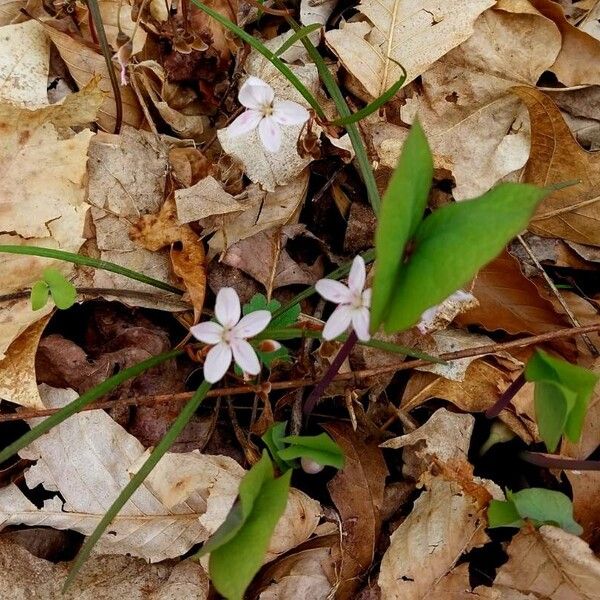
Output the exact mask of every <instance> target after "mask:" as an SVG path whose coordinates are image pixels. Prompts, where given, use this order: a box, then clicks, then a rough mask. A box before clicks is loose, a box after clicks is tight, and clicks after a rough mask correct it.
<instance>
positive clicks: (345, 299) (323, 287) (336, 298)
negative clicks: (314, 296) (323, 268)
mask: <svg viewBox="0 0 600 600" xmlns="http://www.w3.org/2000/svg"><path fill="white" fill-rule="evenodd" d="M315 289H316V290H317V292H319V294H321V296H323V298H325V300H329V302H335V303H336V304H344V303H347V304H348V303H350V302H352V294H351V293H350V290H349V289H348V288H347V287H346V286H345V285H344V284H343V283H340V282H339V281H335V280H334V279H319V281H317V283H316V284H315Z"/></svg>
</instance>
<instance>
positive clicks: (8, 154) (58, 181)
mask: <svg viewBox="0 0 600 600" xmlns="http://www.w3.org/2000/svg"><path fill="white" fill-rule="evenodd" d="M101 102H102V94H101V92H100V91H99V90H98V88H97V86H95V85H94V84H93V83H92V84H91V85H90V86H89V87H88V88H86V89H84V90H83V91H81V92H79V93H78V94H73V95H71V96H68V97H67V98H66V100H65V102H64V103H63V104H58V105H52V106H48V107H45V108H40V109H37V110H27V109H24V108H18V107H16V106H10V105H8V104H0V131H1V132H2V133H1V134H0V138H1V143H0V240H1V242H2V243H3V244H31V245H37V246H47V247H50V248H59V249H61V250H66V251H70V252H77V251H78V250H79V248H80V247H81V245H82V244H83V242H84V223H85V218H86V213H87V210H88V208H89V205H88V204H87V203H86V201H85V193H86V189H85V182H86V163H87V151H88V146H89V144H90V140H91V138H92V135H93V134H92V132H91V131H90V130H89V129H82V130H81V131H80V132H79V133H77V134H75V135H72V136H71V137H69V136H67V137H63V136H62V135H61V134H60V133H59V129H61V128H65V127H70V126H75V125H84V124H87V123H89V122H90V121H93V120H94V118H95V115H96V112H97V110H98V107H99V106H100V103H101ZM0 265H1V266H0V268H1V270H2V283H1V287H0V289H1V291H2V293H11V292H16V291H20V290H23V289H27V288H29V287H31V285H32V284H33V283H34V282H35V281H37V280H38V279H40V278H41V275H42V272H43V270H44V269H46V268H48V267H49V266H53V267H56V268H58V269H60V270H61V271H62V272H63V273H64V274H65V275H68V274H69V273H70V272H71V271H72V266H71V265H69V264H67V263H63V262H59V261H49V260H48V259H42V258H36V257H26V256H17V255H8V254H4V255H1V256H0ZM50 310H52V309H51V305H46V307H45V308H44V309H42V310H39V311H36V312H34V311H32V310H31V306H30V301H29V298H24V299H21V300H14V301H11V302H9V303H6V304H4V305H3V310H2V311H1V312H0V358H1V357H2V356H3V355H4V351H5V350H6V348H7V347H8V345H9V344H10V343H11V342H12V340H13V339H14V338H16V337H17V336H18V335H19V334H20V333H22V332H23V331H24V330H25V329H26V328H27V327H28V326H29V325H30V324H31V323H34V322H35V321H37V320H38V319H40V318H42V317H43V316H44V315H46V314H48V313H49V312H50Z"/></svg>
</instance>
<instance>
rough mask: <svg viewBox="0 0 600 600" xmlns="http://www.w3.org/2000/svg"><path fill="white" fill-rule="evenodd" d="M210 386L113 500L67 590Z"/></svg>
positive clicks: (83, 551)
mask: <svg viewBox="0 0 600 600" xmlns="http://www.w3.org/2000/svg"><path fill="white" fill-rule="evenodd" d="M209 389H210V383H208V382H206V381H204V382H202V384H201V385H200V387H199V388H198V389H197V390H196V393H195V394H194V395H193V396H192V398H191V399H190V400H189V401H188V403H187V404H186V405H185V406H184V407H183V410H182V411H181V412H180V413H179V416H178V417H177V419H175V422H174V423H173V425H171V427H170V428H169V430H168V431H167V433H166V434H165V436H164V437H163V438H162V440H160V442H159V443H158V445H157V446H156V448H154V450H153V451H152V453H151V454H150V456H149V457H148V460H146V462H145V463H144V464H143V465H142V466H141V467H140V469H139V470H138V472H137V473H136V474H135V475H134V476H133V477H132V478H131V481H130V482H129V483H128V484H127V485H126V486H125V487H124V488H123V491H122V492H121V493H120V494H119V496H118V498H117V499H116V500H115V501H114V502H113V504H112V506H111V507H110V508H109V509H108V510H107V511H106V514H105V515H104V516H103V517H102V519H101V520H100V523H98V525H97V526H96V529H94V531H93V532H92V535H90V536H89V537H88V538H87V540H86V541H85V544H84V545H83V547H82V548H81V550H80V551H79V554H78V555H77V557H76V558H75V562H74V563H73V566H72V567H71V570H70V572H69V575H68V577H67V579H66V581H65V584H64V586H63V591H66V590H67V589H68V588H69V586H70V585H71V584H72V583H73V581H74V580H75V577H77V573H79V571H80V569H81V567H83V565H84V563H85V562H86V560H87V559H88V558H89V556H90V553H91V551H92V549H93V548H94V546H95V545H96V543H97V542H98V540H99V539H100V537H101V536H102V534H103V533H104V532H105V530H106V528H107V527H108V526H109V525H110V524H111V523H112V521H113V519H114V518H115V517H116V516H117V515H118V514H119V512H120V511H121V509H122V508H123V506H125V504H126V503H127V501H128V500H129V499H130V498H131V496H133V494H134V493H135V491H136V490H137V489H138V488H139V487H140V485H142V483H144V480H145V479H146V477H148V475H149V474H150V473H151V472H152V470H153V469H154V467H155V466H156V465H157V464H158V461H159V460H160V459H161V458H162V457H163V455H164V454H165V453H166V452H167V451H168V450H169V448H170V447H171V446H172V445H173V443H174V442H175V440H176V439H177V438H178V437H179V434H180V433H181V432H182V431H183V429H184V427H185V426H186V425H187V424H188V422H189V420H190V419H191V418H192V417H193V415H194V413H195V412H196V409H197V408H198V407H199V406H200V404H201V402H202V400H204V397H205V396H206V393H207V392H208V390H209Z"/></svg>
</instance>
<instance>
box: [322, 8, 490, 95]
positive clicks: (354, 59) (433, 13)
mask: <svg viewBox="0 0 600 600" xmlns="http://www.w3.org/2000/svg"><path fill="white" fill-rule="evenodd" d="M493 5H494V0H471V1H469V0H451V1H448V2H443V3H440V2H431V1H430V0H419V1H417V2H415V1H414V0H413V1H411V0H382V1H379V0H361V3H360V4H359V5H358V9H359V10H360V12H361V13H362V14H363V15H364V16H365V17H366V19H368V21H367V20H362V21H357V22H350V23H346V24H345V25H344V26H343V27H342V28H340V29H333V30H331V31H328V32H327V34H326V35H325V39H326V40H327V43H328V44H329V46H330V47H331V49H332V50H333V51H334V52H335V53H336V54H337V55H338V56H339V58H340V60H341V61H342V64H343V65H344V66H345V67H346V69H348V71H349V72H350V73H351V74H352V75H353V76H354V77H355V78H356V79H357V80H358V81H359V82H360V84H361V86H362V87H363V89H364V90H365V93H363V94H362V96H363V98H364V99H365V100H373V99H375V98H377V97H379V96H381V94H383V93H384V92H385V91H386V90H387V89H388V88H390V87H391V86H392V85H394V83H396V82H397V81H398V80H399V79H400V77H401V75H402V70H401V68H400V67H399V66H398V64H397V63H400V64H401V65H402V66H403V67H404V68H405V69H406V71H407V73H408V78H407V81H412V80H413V79H415V78H416V77H418V76H419V75H421V74H422V73H424V72H425V71H426V70H427V69H428V68H429V67H430V66H431V65H432V64H433V63H434V62H435V61H436V60H438V59H439V58H441V57H442V56H444V54H446V53H447V52H449V51H450V50H452V48H455V47H456V46H458V45H459V44H461V43H462V42H464V41H465V40H466V39H467V38H468V37H470V35H471V34H472V33H473V23H474V22H475V20H476V19H477V17H478V16H479V15H480V14H481V13H482V12H483V11H484V10H486V9H487V8H489V7H490V6H493Z"/></svg>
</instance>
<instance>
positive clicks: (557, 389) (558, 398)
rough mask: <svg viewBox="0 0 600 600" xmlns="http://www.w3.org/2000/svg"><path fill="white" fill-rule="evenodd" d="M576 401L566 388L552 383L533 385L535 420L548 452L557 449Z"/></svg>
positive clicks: (574, 396)
mask: <svg viewBox="0 0 600 600" xmlns="http://www.w3.org/2000/svg"><path fill="white" fill-rule="evenodd" d="M576 399H577V397H576V395H575V394H574V393H573V392H571V391H570V390H569V389H568V388H566V387H564V386H563V385H560V384H558V383H554V382H553V381H538V382H537V383H536V385H535V391H534V404H535V418H536V421H537V425H538V429H539V431H540V437H541V438H542V440H544V443H545V444H546V447H547V448H548V450H549V451H550V452H554V451H555V450H556V448H557V447H558V443H559V442H560V438H561V436H562V434H563V431H564V430H565V425H566V423H567V417H568V415H569V412H570V411H571V409H572V408H573V406H574V405H575V401H576Z"/></svg>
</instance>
